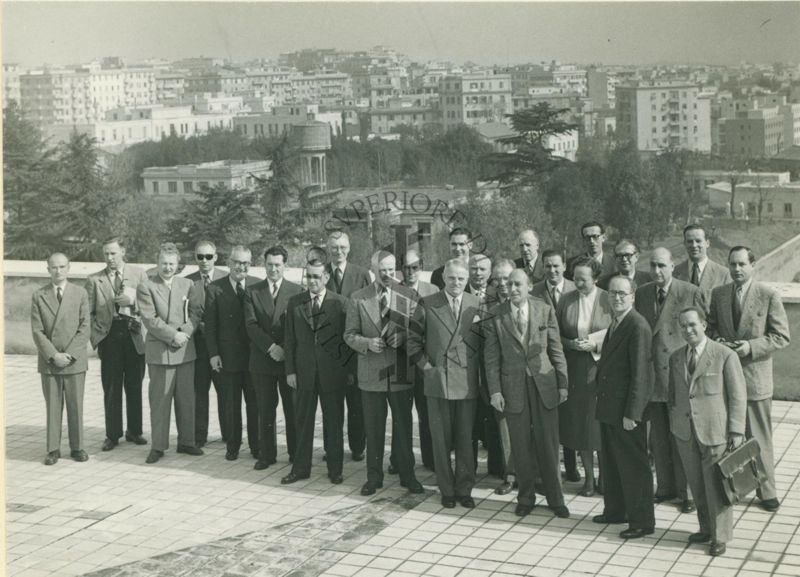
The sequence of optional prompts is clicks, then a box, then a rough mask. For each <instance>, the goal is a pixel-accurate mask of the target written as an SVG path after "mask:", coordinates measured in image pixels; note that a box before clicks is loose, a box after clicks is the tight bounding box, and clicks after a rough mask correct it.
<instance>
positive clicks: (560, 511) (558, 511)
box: [550, 505, 569, 519]
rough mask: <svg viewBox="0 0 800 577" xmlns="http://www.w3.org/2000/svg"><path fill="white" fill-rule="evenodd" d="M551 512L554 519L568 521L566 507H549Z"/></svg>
mask: <svg viewBox="0 0 800 577" xmlns="http://www.w3.org/2000/svg"><path fill="white" fill-rule="evenodd" d="M550 509H552V511H553V515H555V516H556V517H560V518H561V519H569V509H567V506H566V505H559V506H558V507H550Z"/></svg>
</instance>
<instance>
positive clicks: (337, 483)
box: [328, 475, 344, 485]
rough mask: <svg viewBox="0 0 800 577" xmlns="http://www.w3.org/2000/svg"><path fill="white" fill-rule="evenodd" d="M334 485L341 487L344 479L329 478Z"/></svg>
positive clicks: (333, 476)
mask: <svg viewBox="0 0 800 577" xmlns="http://www.w3.org/2000/svg"><path fill="white" fill-rule="evenodd" d="M328 479H330V480H331V483H333V484H334V485H341V484H342V482H343V481H344V479H343V478H342V476H341V475H331V476H329V477H328Z"/></svg>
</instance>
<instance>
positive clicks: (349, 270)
mask: <svg viewBox="0 0 800 577" xmlns="http://www.w3.org/2000/svg"><path fill="white" fill-rule="evenodd" d="M325 270H327V271H328V274H329V275H331V278H330V279H329V280H328V284H327V285H325V289H326V290H329V291H331V292H334V293H338V291H337V290H336V279H334V277H333V265H332V264H328V265H327V266H326V267H325ZM371 284H372V278H371V277H370V276H369V271H368V270H367V269H365V268H364V267H362V266H358V265H357V264H353V263H352V262H350V261H348V262H347V266H346V267H345V269H344V276H342V291H341V293H339V294H341V295H342V296H343V297H345V298H350V296H351V295H352V294H353V293H354V292H356V291H357V290H361V289H363V288H364V287H367V286H369V285H371Z"/></svg>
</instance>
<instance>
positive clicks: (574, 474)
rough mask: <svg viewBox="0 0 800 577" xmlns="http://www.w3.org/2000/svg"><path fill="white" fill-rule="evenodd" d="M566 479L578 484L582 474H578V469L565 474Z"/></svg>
mask: <svg viewBox="0 0 800 577" xmlns="http://www.w3.org/2000/svg"><path fill="white" fill-rule="evenodd" d="M564 478H565V479H566V480H567V481H570V482H571V483H577V482H578V481H580V480H581V474H580V473H579V472H578V469H573V470H572V471H567V472H566V473H564Z"/></svg>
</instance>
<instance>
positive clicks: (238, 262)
mask: <svg viewBox="0 0 800 577" xmlns="http://www.w3.org/2000/svg"><path fill="white" fill-rule="evenodd" d="M231 264H232V265H233V266H241V267H244V268H249V267H250V261H249V260H232V261H231Z"/></svg>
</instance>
